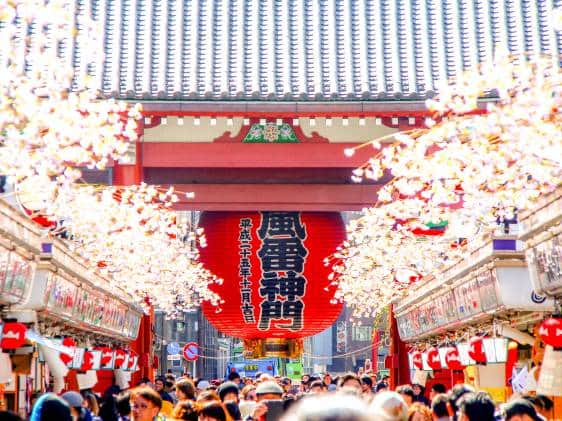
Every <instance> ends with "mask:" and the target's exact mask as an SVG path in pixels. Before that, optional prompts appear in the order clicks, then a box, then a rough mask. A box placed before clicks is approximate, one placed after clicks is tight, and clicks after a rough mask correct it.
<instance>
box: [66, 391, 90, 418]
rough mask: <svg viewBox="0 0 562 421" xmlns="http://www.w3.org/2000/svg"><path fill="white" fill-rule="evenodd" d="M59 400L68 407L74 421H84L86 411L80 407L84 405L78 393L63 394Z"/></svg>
mask: <svg viewBox="0 0 562 421" xmlns="http://www.w3.org/2000/svg"><path fill="white" fill-rule="evenodd" d="M61 398H62V399H63V400H64V401H65V402H66V403H67V404H68V406H69V407H70V415H71V416H72V419H73V420H75V421H82V420H86V411H85V409H84V408H83V407H82V406H83V404H84V398H83V397H82V395H81V394H80V393H78V392H74V391H70V392H65V393H63V394H62V395H61Z"/></svg>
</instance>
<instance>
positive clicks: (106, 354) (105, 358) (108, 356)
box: [98, 346, 113, 366]
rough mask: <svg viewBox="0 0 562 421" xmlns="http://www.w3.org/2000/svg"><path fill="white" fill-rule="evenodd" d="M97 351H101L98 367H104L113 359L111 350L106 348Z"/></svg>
mask: <svg viewBox="0 0 562 421" xmlns="http://www.w3.org/2000/svg"><path fill="white" fill-rule="evenodd" d="M98 350H99V351H101V359H100V365H102V366H104V365H107V364H109V363H110V362H111V360H112V359H113V350H112V349H111V348H110V347H108V346H106V347H102V348H98Z"/></svg>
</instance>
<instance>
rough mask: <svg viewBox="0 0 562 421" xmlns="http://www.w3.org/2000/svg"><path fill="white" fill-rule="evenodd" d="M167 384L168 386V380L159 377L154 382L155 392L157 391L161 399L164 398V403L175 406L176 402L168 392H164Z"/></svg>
mask: <svg viewBox="0 0 562 421" xmlns="http://www.w3.org/2000/svg"><path fill="white" fill-rule="evenodd" d="M165 384H166V380H165V379H164V378H162V377H158V378H157V379H156V380H154V390H156V392H157V393H158V394H159V395H160V398H162V400H163V401H167V402H170V403H171V404H173V403H174V400H173V399H172V397H171V396H170V394H169V393H168V392H166V390H164V386H165Z"/></svg>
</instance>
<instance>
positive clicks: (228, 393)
mask: <svg viewBox="0 0 562 421" xmlns="http://www.w3.org/2000/svg"><path fill="white" fill-rule="evenodd" d="M217 392H218V394H219V397H220V399H221V401H222V403H223V404H224V406H225V408H226V410H227V411H228V414H229V415H230V417H231V418H232V419H233V420H241V419H242V415H241V413H240V409H239V407H238V401H239V396H238V394H239V389H238V385H237V384H236V383H234V382H230V381H228V382H224V383H223V384H221V385H220V386H219V387H218V389H217Z"/></svg>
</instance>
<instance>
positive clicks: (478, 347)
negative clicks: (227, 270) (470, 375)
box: [468, 336, 487, 363]
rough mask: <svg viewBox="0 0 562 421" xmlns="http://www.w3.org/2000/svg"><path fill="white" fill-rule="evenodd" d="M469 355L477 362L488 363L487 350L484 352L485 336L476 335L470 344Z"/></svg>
mask: <svg viewBox="0 0 562 421" xmlns="http://www.w3.org/2000/svg"><path fill="white" fill-rule="evenodd" d="M468 356H469V357H470V358H472V359H473V360H474V361H475V362H477V363H486V361H487V358H486V352H484V338H482V337H481V336H475V337H473V338H471V339H470V342H469V344H468Z"/></svg>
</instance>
